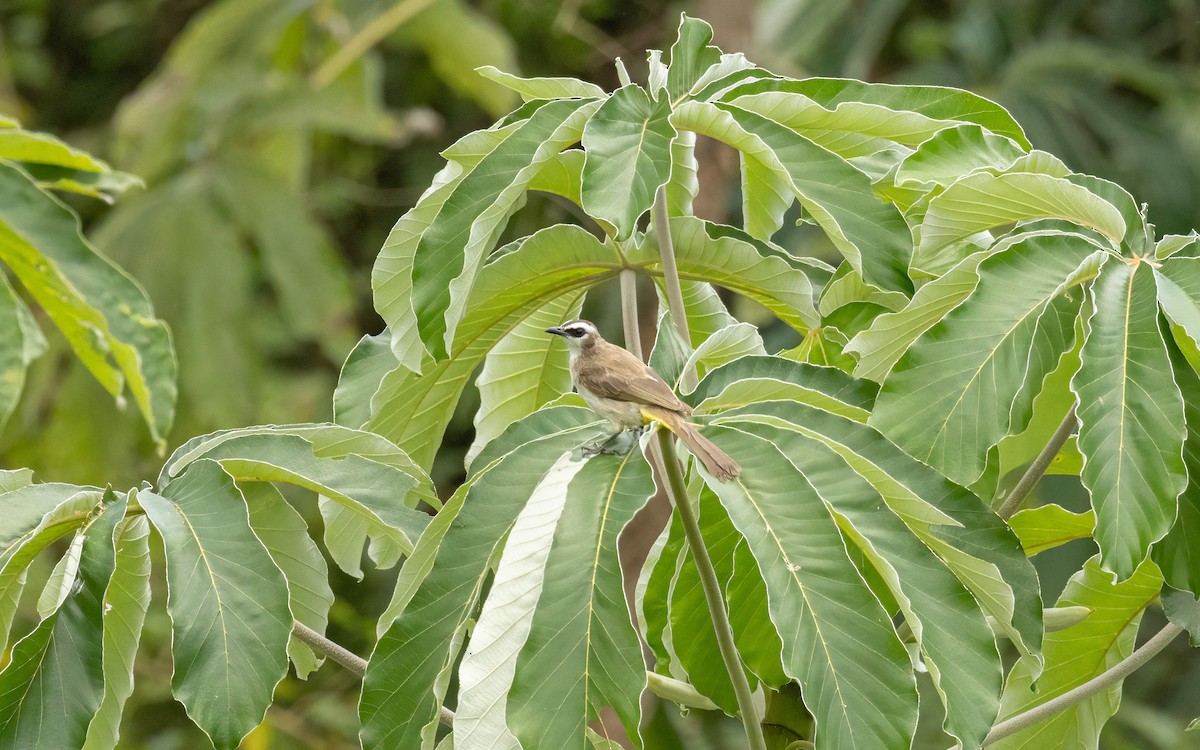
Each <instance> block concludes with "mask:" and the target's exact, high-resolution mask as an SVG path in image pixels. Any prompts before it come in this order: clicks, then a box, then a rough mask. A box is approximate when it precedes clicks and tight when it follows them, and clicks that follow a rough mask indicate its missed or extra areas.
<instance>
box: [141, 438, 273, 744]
mask: <svg viewBox="0 0 1200 750" xmlns="http://www.w3.org/2000/svg"><path fill="white" fill-rule="evenodd" d="M162 493H163V494H162V495H161V496H160V495H156V494H154V493H151V492H141V493H139V494H138V500H139V502H140V503H141V505H142V508H143V509H145V511H146V515H147V516H148V517H149V518H150V522H151V523H152V524H154V527H155V528H156V529H157V530H158V533H159V535H160V536H161V537H162V539H163V547H164V550H165V556H166V562H167V610H168V612H169V613H170V615H171V633H172V654H173V656H174V661H175V674H174V677H173V679H172V680H171V687H172V689H173V692H174V694H175V697H176V698H177V699H178V700H179V702H180V703H182V704H183V705H184V708H186V709H187V712H188V716H189V717H191V719H192V721H194V722H196V724H197V725H198V726H199V727H200V728H201V729H202V730H204V732H205V734H207V735H208V736H209V738H210V739H211V740H212V742H213V744H214V745H215V746H216V747H218V748H229V749H232V748H235V747H237V746H238V744H239V743H240V742H241V740H242V738H243V737H244V736H245V735H246V734H247V733H248V732H249V731H250V730H251V729H253V728H254V727H256V726H257V725H258V724H259V723H260V722H261V721H262V719H263V715H264V714H265V713H266V710H267V707H268V706H269V705H270V704H271V696H272V694H273V693H274V692H275V686H276V685H277V684H278V683H279V681H280V680H282V679H283V677H284V675H285V674H286V672H287V644H288V637H289V635H290V633H291V632H292V616H291V613H290V611H289V610H288V592H287V581H286V579H285V578H284V577H283V574H282V573H280V572H279V568H277V567H275V564H274V563H273V562H272V561H271V557H270V555H269V554H268V553H267V550H266V549H265V548H264V547H263V545H262V543H261V542H259V540H258V538H257V537H256V536H255V535H254V532H253V530H251V528H250V522H249V517H248V515H247V511H246V502H245V500H244V499H243V498H242V495H241V493H240V492H238V489H237V485H235V484H234V481H233V478H232V477H231V476H229V474H226V473H225V471H224V470H223V469H222V468H221V466H220V465H219V464H217V463H216V462H214V461H210V460H207V459H200V460H198V461H194V462H192V464H191V465H189V467H188V469H187V471H185V472H183V473H182V474H181V475H179V476H178V477H176V478H174V479H172V480H171V481H170V482H169V483H167V485H166V486H165V487H164V488H163V490H162Z"/></svg>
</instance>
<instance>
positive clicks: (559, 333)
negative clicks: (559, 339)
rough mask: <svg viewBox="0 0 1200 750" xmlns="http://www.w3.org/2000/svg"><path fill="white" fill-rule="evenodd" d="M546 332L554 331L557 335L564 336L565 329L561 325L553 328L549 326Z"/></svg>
mask: <svg viewBox="0 0 1200 750" xmlns="http://www.w3.org/2000/svg"><path fill="white" fill-rule="evenodd" d="M546 333H553V334H554V335H555V336H562V335H563V334H564V331H563V329H562V327H561V326H554V327H553V328H547V329H546Z"/></svg>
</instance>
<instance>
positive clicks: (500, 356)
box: [467, 292, 584, 463]
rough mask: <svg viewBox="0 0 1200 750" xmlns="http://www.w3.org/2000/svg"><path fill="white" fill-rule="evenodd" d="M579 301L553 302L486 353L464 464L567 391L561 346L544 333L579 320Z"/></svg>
mask: <svg viewBox="0 0 1200 750" xmlns="http://www.w3.org/2000/svg"><path fill="white" fill-rule="evenodd" d="M583 297H584V295H583V292H577V293H575V294H565V295H563V296H561V297H559V298H558V299H555V300H552V301H551V302H549V303H548V304H547V305H546V306H545V307H543V308H541V309H540V310H537V311H536V312H534V313H533V314H532V315H530V316H529V317H528V318H525V319H524V320H522V321H521V322H520V323H518V324H517V325H516V327H515V328H513V330H512V331H510V332H509V333H508V334H506V335H505V336H504V338H502V339H500V341H499V342H498V343H497V344H496V346H494V347H493V348H492V350H491V351H490V352H488V355H487V358H486V359H485V360H484V363H483V370H481V371H480V373H479V377H478V378H476V380H475V385H476V387H478V388H479V410H478V411H477V412H475V440H474V442H472V443H471V448H470V450H469V451H467V462H468V463H470V461H471V460H472V459H474V457H475V456H476V455H478V453H479V451H481V450H483V447H484V446H485V445H487V443H488V441H490V440H491V439H492V438H494V437H496V436H497V435H499V434H500V433H501V432H503V431H504V428H506V427H508V426H509V425H510V424H512V423H513V422H515V421H517V420H518V419H520V418H521V417H524V416H526V415H528V414H532V413H533V412H535V411H537V410H538V409H540V408H541V407H542V406H545V405H546V404H548V403H549V402H551V401H553V400H554V399H556V398H558V397H559V396H561V395H562V394H563V393H565V392H567V391H570V390H571V373H570V372H568V370H567V348H566V345H565V344H563V341H562V339H561V338H560V337H558V336H551V335H549V334H547V333H546V329H547V328H549V327H550V326H556V325H558V324H560V323H562V322H564V321H567V320H572V319H574V318H577V317H579V311H580V310H581V309H582V307H583Z"/></svg>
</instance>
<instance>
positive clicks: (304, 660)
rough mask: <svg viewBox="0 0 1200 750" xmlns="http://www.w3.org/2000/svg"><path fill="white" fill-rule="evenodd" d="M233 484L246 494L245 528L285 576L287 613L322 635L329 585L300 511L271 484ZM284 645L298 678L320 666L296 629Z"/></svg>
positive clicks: (330, 596) (329, 601)
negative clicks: (249, 530)
mask: <svg viewBox="0 0 1200 750" xmlns="http://www.w3.org/2000/svg"><path fill="white" fill-rule="evenodd" d="M238 489H239V490H241V493H242V496H243V497H245V498H246V507H247V508H248V509H249V511H250V528H251V529H253V530H254V535H255V536H257V537H258V539H259V541H260V542H262V544H263V547H265V548H266V550H267V554H268V555H270V556H271V560H272V561H273V562H274V563H275V566H276V567H277V568H279V570H280V572H281V573H283V577H284V578H286V579H287V586H288V605H289V608H290V609H291V612H292V618H293V619H295V620H296V622H299V623H301V624H303V625H307V626H308V627H310V628H312V629H313V630H315V631H317V632H318V633H321V634H322V635H323V634H324V633H325V625H326V624H327V623H328V622H329V607H330V606H331V605H332V604H333V591H332V590H330V588H329V570H328V568H327V567H326V566H325V558H324V557H322V556H321V551H320V550H319V549H317V545H316V544H315V543H314V542H313V540H312V538H311V537H309V535H308V524H307V523H305V521H304V517H303V516H301V515H300V514H299V513H298V512H297V511H296V509H295V508H293V507H292V506H291V505H288V502H287V500H285V499H284V498H283V495H281V494H280V492H279V490H277V489H275V487H274V486H272V485H270V484H267V483H265V482H242V483H240V484H239V485H238ZM287 650H288V657H289V658H291V660H292V666H293V667H294V668H295V670H296V676H298V677H299V678H300V679H305V678H306V677H307V676H308V674H309V673H310V672H313V671H315V670H316V669H317V668H318V667H320V666H321V662H322V660H323V658H324V657H322V656H319V655H317V654H316V653H314V652H313V650H312V649H311V648H309V647H308V646H307V645H305V644H304V642H303V641H301V640H300V639H298V638H297V637H296V635H295V633H293V634H292V636H291V638H290V640H289V641H288V646H287Z"/></svg>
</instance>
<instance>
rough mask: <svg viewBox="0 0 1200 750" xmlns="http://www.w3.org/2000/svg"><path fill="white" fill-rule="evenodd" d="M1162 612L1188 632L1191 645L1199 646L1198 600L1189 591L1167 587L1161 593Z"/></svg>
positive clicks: (1199, 618)
mask: <svg viewBox="0 0 1200 750" xmlns="http://www.w3.org/2000/svg"><path fill="white" fill-rule="evenodd" d="M1162 605H1163V614H1164V615H1166V616H1167V619H1168V620H1170V621H1171V622H1173V623H1175V624H1176V625H1178V626H1179V627H1181V628H1183V629H1184V630H1186V631H1187V632H1188V640H1189V641H1190V642H1191V644H1192V646H1194V647H1195V646H1200V600H1197V597H1196V595H1194V594H1193V593H1192V592H1190V591H1179V590H1177V589H1172V588H1167V589H1166V590H1164V592H1163V595H1162Z"/></svg>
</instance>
